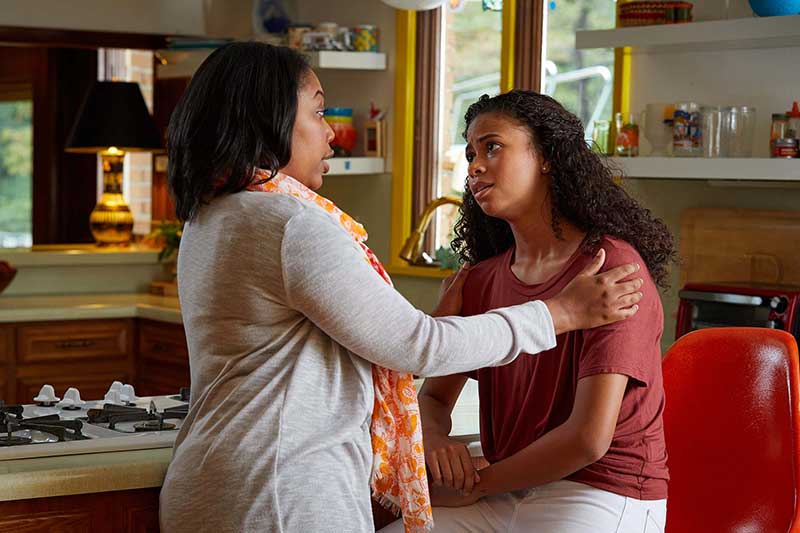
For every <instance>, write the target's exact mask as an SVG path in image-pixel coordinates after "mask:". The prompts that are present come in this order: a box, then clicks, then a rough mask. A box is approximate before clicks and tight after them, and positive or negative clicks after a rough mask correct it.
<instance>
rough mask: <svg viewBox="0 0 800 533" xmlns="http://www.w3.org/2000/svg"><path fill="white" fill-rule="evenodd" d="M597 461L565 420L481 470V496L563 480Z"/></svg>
mask: <svg viewBox="0 0 800 533" xmlns="http://www.w3.org/2000/svg"><path fill="white" fill-rule="evenodd" d="M596 460H597V456H596V453H593V452H592V451H590V448H589V447H588V446H586V445H585V444H584V441H583V440H582V439H581V438H580V435H579V433H578V432H577V431H576V430H574V429H573V428H571V427H570V426H569V425H568V423H565V424H562V425H561V426H559V427H557V428H555V429H553V430H552V431H550V432H549V433H547V434H546V435H544V436H542V437H541V438H540V439H539V440H537V441H536V442H534V443H532V444H530V445H529V446H527V447H526V448H524V449H522V450H520V451H519V452H517V453H515V454H514V455H512V456H511V457H508V458H507V459H504V460H502V461H499V462H497V463H494V464H492V465H491V466H489V467H487V468H484V469H482V470H481V471H480V477H481V481H480V483H478V485H477V486H476V488H475V490H478V491H480V495H481V496H489V495H492V494H498V493H502V492H509V491H513V490H520V489H527V488H531V487H536V486H539V485H544V484H546V483H550V482H553V481H558V480H560V479H564V478H565V477H567V476H568V475H570V474H572V473H574V472H576V471H578V470H580V469H581V468H584V467H586V466H588V465H590V464H592V463H593V462H595V461H596Z"/></svg>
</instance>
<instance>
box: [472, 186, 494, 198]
mask: <svg viewBox="0 0 800 533" xmlns="http://www.w3.org/2000/svg"><path fill="white" fill-rule="evenodd" d="M491 188H492V185H484V186H483V187H481V188H480V189H479V190H478V191H477V192H474V193H472V196H473V197H474V198H475V199H476V200H480V199H481V198H483V197H484V196H486V195H487V194H489V190H491Z"/></svg>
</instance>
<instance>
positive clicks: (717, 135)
mask: <svg viewBox="0 0 800 533" xmlns="http://www.w3.org/2000/svg"><path fill="white" fill-rule="evenodd" d="M700 121H701V122H700V131H701V132H702V137H701V144H702V147H703V157H724V155H725V153H724V151H723V150H722V128H721V127H720V126H721V125H722V111H721V109H720V107H719V106H703V107H701V108H700Z"/></svg>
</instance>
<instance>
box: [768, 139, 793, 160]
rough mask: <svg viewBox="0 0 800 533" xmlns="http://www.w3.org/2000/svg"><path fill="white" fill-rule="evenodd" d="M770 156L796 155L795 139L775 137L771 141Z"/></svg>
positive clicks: (790, 156) (787, 156) (785, 156)
mask: <svg viewBox="0 0 800 533" xmlns="http://www.w3.org/2000/svg"><path fill="white" fill-rule="evenodd" d="M772 157H783V158H787V159H788V158H792V157H798V148H797V139H775V141H774V142H773V143H772Z"/></svg>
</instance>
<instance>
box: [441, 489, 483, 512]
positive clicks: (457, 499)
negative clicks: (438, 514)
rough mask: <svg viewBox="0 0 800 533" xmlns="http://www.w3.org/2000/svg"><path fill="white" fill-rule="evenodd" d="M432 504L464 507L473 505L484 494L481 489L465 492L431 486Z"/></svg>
mask: <svg viewBox="0 0 800 533" xmlns="http://www.w3.org/2000/svg"><path fill="white" fill-rule="evenodd" d="M430 491H431V505H433V506H434V507H464V506H467V505H472V504H473V503H475V502H477V501H478V500H480V499H481V497H482V496H483V495H482V494H481V493H480V492H479V491H477V490H476V491H473V492H472V493H471V494H464V493H463V492H462V491H459V490H455V489H451V488H448V487H431V488H430Z"/></svg>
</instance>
